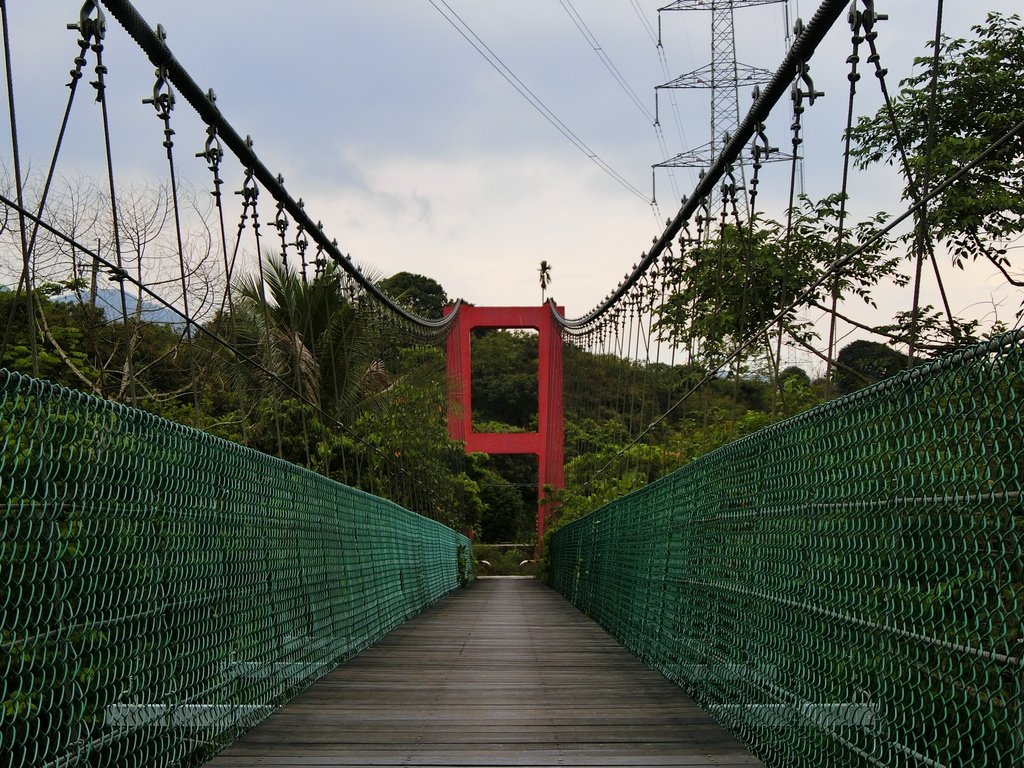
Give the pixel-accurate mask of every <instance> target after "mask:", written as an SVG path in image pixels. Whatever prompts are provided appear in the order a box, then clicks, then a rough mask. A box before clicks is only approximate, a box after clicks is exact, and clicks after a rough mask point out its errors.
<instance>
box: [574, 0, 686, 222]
mask: <svg viewBox="0 0 1024 768" xmlns="http://www.w3.org/2000/svg"><path fill="white" fill-rule="evenodd" d="M558 2H559V3H560V4H561V6H562V8H563V9H564V10H565V12H566V14H567V15H568V16H569V19H570V20H571V21H572V23H573V25H574V26H575V27H576V29H578V30H579V32H580V34H581V35H583V39H584V40H586V42H587V44H588V45H589V46H590V47H591V49H593V51H594V53H596V54H597V57H598V58H599V59H600V60H601V63H602V64H604V67H605V69H607V70H608V73H609V74H610V75H611V76H612V79H613V80H615V82H616V83H618V85H619V87H620V88H621V89H622V92H623V93H625V94H626V97H627V98H628V99H629V100H630V101H631V102H632V103H633V104H634V106H636V108H637V110H638V111H639V112H640V114H641V115H643V116H644V118H645V119H646V120H648V121H650V123H651V125H652V126H653V127H654V135H655V137H656V138H657V140H658V145H659V147H660V149H661V154H662V157H668V156H669V150H668V144H667V143H666V141H665V133H664V131H662V130H661V125H660V124H659V122H658V118H657V116H656V115H655V114H654V113H652V112H651V110H649V109H648V108H647V106H646V105H645V104H644V103H643V101H642V100H641V98H640V97H639V96H638V95H637V93H636V91H635V90H633V87H632V86H631V85H630V84H629V82H628V81H627V80H626V78H625V77H624V76H623V74H622V72H621V71H620V70H619V68H618V67H617V66H615V62H613V61H612V59H611V57H610V56H609V55H608V52H607V51H606V50H605V49H604V46H602V45H601V43H600V42H599V41H598V39H597V36H596V35H594V33H593V31H592V30H591V29H590V27H589V26H588V25H587V23H586V22H585V21H584V20H583V17H582V16H581V15H580V12H579V10H578V9H577V8H576V6H575V5H574V4H573V2H572V0H558ZM670 178H671V183H672V194H673V196H674V197H677V198H678V197H679V190H678V188H677V186H676V183H675V176H674V175H673V176H671V177H670ZM652 205H654V206H655V209H656V210H657V205H658V204H657V200H656V199H655V198H654V196H653V190H652ZM658 218H659V219H660V218H661V214H660V211H659V213H658Z"/></svg>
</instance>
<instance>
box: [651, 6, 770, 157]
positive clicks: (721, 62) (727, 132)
mask: <svg viewBox="0 0 1024 768" xmlns="http://www.w3.org/2000/svg"><path fill="white" fill-rule="evenodd" d="M785 2H787V0H676V1H675V2H673V3H669V4H668V5H666V6H663V7H662V8H659V9H658V13H659V14H660V13H661V12H662V11H711V63H710V64H708V65H705V66H703V67H700V68H699V69H695V70H694V71H692V72H688V73H686V74H684V75H680V76H679V77H677V78H676V79H675V80H671V81H669V82H667V83H664V84H662V85H659V86H657V87H656V88H655V93H656V94H657V92H658V91H659V90H661V89H663V88H706V89H710V91H711V141H710V142H709V143H707V144H704V145H702V146H700V147H697V148H695V149H690V150H687V151H685V152H682V153H680V154H678V155H676V156H674V157H671V158H669V159H667V160H664V161H662V162H660V163H655V164H654V166H653V167H654V168H706V167H707V166H709V165H710V164H711V162H712V161H713V160H714V159H715V158H716V157H718V154H719V153H720V152H721V151H722V148H723V147H724V146H725V144H726V141H727V139H726V137H727V136H731V135H732V134H733V133H735V131H736V129H737V128H738V127H739V124H740V105H739V89H740V87H741V86H747V85H750V86H753V85H759V84H764V83H767V82H769V81H770V80H771V77H772V73H771V72H769V71H768V70H767V69H761V68H760V67H753V66H750V65H748V64H741V63H739V62H738V61H737V60H736V28H735V23H734V11H735V9H736V8H743V7H748V6H754V5H773V4H778V3H785ZM659 26H660V25H659ZM659 45H660V41H659Z"/></svg>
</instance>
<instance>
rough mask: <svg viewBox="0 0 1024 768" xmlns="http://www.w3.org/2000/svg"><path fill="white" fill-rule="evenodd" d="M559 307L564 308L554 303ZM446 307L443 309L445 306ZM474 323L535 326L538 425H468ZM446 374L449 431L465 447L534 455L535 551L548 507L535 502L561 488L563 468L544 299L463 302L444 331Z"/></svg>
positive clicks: (555, 352)
mask: <svg viewBox="0 0 1024 768" xmlns="http://www.w3.org/2000/svg"><path fill="white" fill-rule="evenodd" d="M557 310H558V312H559V313H562V312H564V310H563V308H562V307H557ZM449 311H450V308H446V310H445V312H446V313H447V312H449ZM474 328H503V329H504V328H534V329H536V331H537V333H538V335H539V338H538V340H537V386H538V392H537V431H536V432H516V433H511V434H496V433H492V432H474V431H473V407H472V397H471V393H472V391H473V372H472V365H471V360H470V336H471V332H472V330H473V329H474ZM448 375H449V377H450V378H451V379H452V381H453V382H454V384H453V386H452V393H451V400H452V402H453V403H454V404H455V407H454V408H452V409H451V411H449V414H448V433H449V435H451V438H452V439H453V440H459V441H461V442H464V443H465V444H466V450H467V451H469V452H476V451H479V452H481V453H532V454H533V455H535V456H536V457H537V492H538V504H537V553H538V554H539V553H540V549H541V546H542V541H543V539H544V528H545V524H546V522H547V519H546V518H547V516H548V514H549V511H550V510H549V509H546V508H545V505H543V504H540V503H539V502H540V501H541V500H542V499H543V498H544V487H545V486H550V487H551V488H552V489H553V490H560V489H561V488H563V487H564V485H565V479H564V474H563V466H562V464H563V459H564V448H563V440H564V435H563V428H562V425H563V420H562V336H561V334H560V333H559V332H558V327H557V326H556V325H555V320H554V316H553V315H552V312H551V308H550V307H549V306H548V305H546V304H545V305H544V306H541V307H471V306H467V305H465V304H463V305H462V306H461V307H460V308H459V314H458V317H457V318H456V319H455V323H454V324H453V325H452V327H451V329H450V331H449V332H448Z"/></svg>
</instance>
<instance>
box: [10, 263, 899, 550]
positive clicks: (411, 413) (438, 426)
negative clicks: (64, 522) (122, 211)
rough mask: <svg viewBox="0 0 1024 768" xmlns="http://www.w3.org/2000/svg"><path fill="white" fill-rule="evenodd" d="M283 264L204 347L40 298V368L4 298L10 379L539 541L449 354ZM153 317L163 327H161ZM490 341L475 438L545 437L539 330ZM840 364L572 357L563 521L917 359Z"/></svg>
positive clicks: (429, 304)
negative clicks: (63, 390) (818, 368)
mask: <svg viewBox="0 0 1024 768" xmlns="http://www.w3.org/2000/svg"><path fill="white" fill-rule="evenodd" d="M264 268H265V269H264V275H265V278H266V284H265V296H264V297H263V298H261V294H260V290H259V286H258V285H257V284H256V283H255V282H253V281H252V280H249V281H242V282H240V284H239V285H238V286H237V291H236V292H235V300H234V311H233V313H232V312H229V311H225V312H221V313H217V314H216V315H215V316H214V317H213V319H211V320H210V321H208V322H207V323H206V324H205V325H204V326H203V332H197V333H194V334H193V336H194V338H193V341H192V343H191V344H188V343H187V340H186V338H185V334H184V331H183V324H182V323H175V322H172V321H169V320H168V318H167V317H166V316H165V315H157V314H155V313H154V311H153V306H152V305H150V304H147V303H146V302H144V301H143V302H139V303H138V304H137V306H134V312H133V313H132V316H131V317H129V318H128V321H127V322H125V321H124V319H123V318H121V317H120V316H119V314H118V312H117V311H116V309H115V307H116V306H117V303H118V302H116V301H115V300H114V298H116V294H117V291H113V292H112V294H113V297H114V298H112V297H111V295H108V296H107V297H106V299H104V297H103V296H102V295H99V296H98V295H95V294H93V295H90V294H89V292H88V291H87V290H85V291H83V286H82V285H80V284H50V285H44V286H39V287H38V288H37V289H36V290H35V291H34V293H33V302H34V313H35V316H36V320H37V323H36V325H37V328H36V333H37V336H38V340H37V343H36V345H35V346H36V349H35V355H34V361H33V349H32V344H31V343H30V338H29V336H30V333H29V323H28V310H27V307H28V302H27V300H26V296H25V295H24V293H23V292H15V291H11V290H9V289H7V290H0V312H2V313H3V317H4V318H5V321H6V322H5V333H4V338H3V340H2V346H0V366H2V367H5V368H9V369H12V370H17V371H21V372H24V373H33V372H34V373H35V374H36V375H37V376H38V377H39V378H42V379H45V380H48V381H51V382H54V383H56V384H60V385H62V386H66V387H71V388H74V389H78V390H82V391H85V392H88V393H91V394H94V395H96V396H100V397H105V398H110V399H114V400H117V401H120V402H126V403H132V404H136V405H138V406H139V407H141V408H144V409H146V410H148V411H150V412H153V413H156V414H158V415H161V416H164V417H166V418H170V419H173V420H176V421H179V422H181V423H184V424H188V425H193V426H196V427H198V428H201V429H204V430H206V431H209V432H211V433H214V434H217V435H219V436H221V437H224V438H226V439H230V440H233V441H236V442H239V443H242V444H245V445H248V446H250V447H252V448H255V449H257V450H260V451H263V452H266V453H268V454H272V455H276V456H279V457H281V458H284V459H286V460H288V461H292V462H296V463H299V464H303V465H306V466H309V467H311V468H313V469H315V470H316V471H318V472H320V473H322V474H324V475H327V476H329V477H331V478H334V479H336V480H339V481H340V482H343V483H346V484H349V485H352V486H354V487H358V488H363V489H365V490H368V491H371V492H373V493H377V494H380V495H384V496H387V497H389V498H392V499H394V500H396V501H398V502H399V503H401V504H403V505H405V506H407V507H409V508H412V509H414V510H416V511H419V512H421V513H424V514H428V515H430V516H432V517H436V518H438V519H441V520H443V521H445V522H447V523H450V524H452V525H454V526H457V527H459V528H474V529H475V531H476V534H477V536H478V538H479V540H481V541H484V542H517V543H524V544H530V543H532V539H533V536H534V531H535V515H536V509H537V505H536V499H537V497H538V489H537V480H536V472H537V468H536V459H535V458H533V457H526V456H522V457H521V456H490V457H489V456H486V455H482V454H474V455H467V454H466V453H465V452H464V450H463V449H462V446H461V445H460V444H457V443H453V442H452V441H450V440H449V439H448V437H447V428H446V422H445V414H446V413H447V408H448V403H447V389H446V388H447V384H448V382H447V380H446V374H445V365H444V351H443V348H442V346H441V344H440V343H422V342H416V340H415V339H412V338H410V337H408V334H404V335H403V333H402V332H401V331H400V329H398V328H396V327H393V325H392V324H390V323H388V322H386V321H383V320H381V318H380V316H379V314H378V313H376V312H375V311H373V310H372V309H370V308H369V304H368V303H367V302H364V301H363V300H362V299H361V297H360V296H359V295H358V293H353V291H352V290H351V287H350V286H347V285H346V283H345V281H344V280H342V279H341V278H340V276H339V275H338V274H337V273H336V272H335V271H334V270H333V269H327V270H326V272H325V274H324V275H322V276H320V277H316V278H313V279H311V280H308V281H304V280H302V279H301V277H300V276H299V275H297V274H295V273H294V272H292V271H290V270H289V269H287V268H285V267H284V266H283V265H281V264H280V263H279V262H277V261H275V260H274V258H273V257H268V258H267V259H265V263H264ZM380 285H381V287H382V288H384V289H385V290H386V291H389V292H392V293H394V294H395V295H396V297H397V298H398V299H399V301H402V302H403V303H405V304H407V305H408V306H409V307H411V308H415V309H417V310H419V311H422V312H423V313H424V314H426V315H428V316H431V315H432V316H439V315H440V311H441V307H442V306H443V305H444V303H445V302H446V301H447V297H446V296H445V294H444V291H443V289H442V288H441V286H440V285H438V284H437V283H436V282H435V281H433V280H431V279H430V278H427V277H424V276H421V275H411V274H409V273H399V274H398V275H395V276H393V277H391V278H387V279H384V280H381V281H380ZM151 316H152V317H160V318H162V320H160V319H153V320H147V319H145V318H147V317H151ZM226 340H230V344H229V345H228V346H225V345H224V344H222V343H221V342H222V341H226ZM472 343H473V349H472V354H473V376H474V379H473V408H474V419H475V421H474V426H475V428H476V429H477V430H478V431H496V432H502V431H529V430H532V429H535V428H536V422H537V386H538V383H537V343H536V336H535V335H533V334H530V333H527V332H518V331H515V332H513V331H501V330H486V331H479V332H477V333H476V334H475V336H474V339H473V342H472ZM128 350H130V354H127V351H128ZM314 350H315V352H314ZM839 361H840V363H841V366H840V367H839V368H837V371H839V373H838V375H837V377H836V379H835V381H834V382H833V383H831V384H830V383H828V382H825V381H811V379H810V378H809V377H808V375H807V374H806V373H805V372H804V371H803V370H801V369H800V368H796V367H792V368H788V369H786V370H784V371H783V372H782V386H781V388H780V387H778V386H776V383H775V382H774V381H772V380H771V379H770V378H768V377H766V376H764V375H760V374H756V373H752V374H744V375H742V376H736V377H729V378H722V377H710V378H708V377H707V376H706V371H704V370H702V369H701V368H700V367H699V366H696V365H693V364H687V365H675V366H672V365H666V364H664V363H657V362H653V363H648V362H643V361H633V360H626V359H623V358H619V357H615V356H612V355H595V354H592V353H590V352H587V351H584V350H582V349H579V348H577V347H574V346H572V345H571V344H570V345H566V347H565V349H564V364H565V378H566V391H565V399H566V409H565V437H566V442H565V444H566V480H567V486H568V488H567V490H565V491H560V492H558V493H554V494H550V493H549V494H547V496H548V497H549V501H550V502H552V503H553V504H554V503H556V502H557V507H558V512H557V513H555V514H556V516H557V517H559V518H561V519H567V518H570V517H574V516H576V515H578V514H581V513H583V512H586V511H589V510H590V509H592V508H594V507H595V506H597V505H599V504H601V503H603V502H604V501H607V500H609V499H611V498H614V497H615V496H617V495H619V494H621V493H623V492H627V491H629V490H632V489H635V488H638V487H640V486H642V485H643V484H645V483H647V482H649V481H650V480H652V479H654V478H656V477H659V476H661V475H663V474H665V473H666V472H668V471H671V470H673V469H675V468H676V467H678V466H680V465H682V464H683V463H685V462H686V461H688V460H690V459H692V458H694V457H695V456H698V455H700V454H701V453H704V452H706V451H709V450H712V449H713V448H715V447H717V446H718V445H721V444H722V443H724V442H726V441H728V440H731V439H733V438H736V437H739V436H741V435H743V434H746V433H748V432H750V431H753V430H755V429H757V428H759V427H761V426H764V425H766V424H768V423H771V422H772V421H774V420H777V419H780V418H783V417H785V416H787V415H790V414H792V413H795V412H797V411H799V410H802V409H804V408H807V407H809V406H810V405H812V404H814V403H816V402H819V401H821V400H822V399H823V398H826V397H829V396H831V395H832V394H833V393H834V392H835V391H839V392H844V391H850V390H852V389H854V388H856V387H859V386H863V385H864V384H866V383H870V382H872V381H875V380H878V379H880V378H883V377H885V376H887V375H891V374H892V373H894V372H896V371H897V370H900V369H901V368H903V367H905V365H906V357H905V356H904V355H902V354H901V353H899V352H897V351H895V350H893V349H892V348H890V347H886V346H884V345H881V344H876V343H872V342H854V343H853V344H850V345H849V346H848V347H846V348H844V349H843V350H842V352H841V353H840V355H839ZM271 374H274V375H271ZM691 390H692V392H691ZM683 393H690V394H689V395H688V397H686V398H685V403H684V406H683V407H680V408H677V409H675V410H674V411H673V412H672V414H671V416H670V417H669V418H666V419H665V420H664V421H663V422H662V424H661V425H660V428H659V430H658V431H657V433H656V434H654V435H649V436H647V437H646V438H645V439H644V440H642V441H640V442H636V443H634V442H633V440H634V437H635V435H636V433H637V428H638V427H639V425H641V424H644V425H646V424H647V423H649V421H650V420H651V419H652V418H653V417H655V416H658V415H660V414H661V412H663V411H664V410H665V409H666V407H667V405H669V404H671V403H674V402H676V401H677V400H679V399H680V397H681V395H682V394H683Z"/></svg>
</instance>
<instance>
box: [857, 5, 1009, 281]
mask: <svg viewBox="0 0 1024 768" xmlns="http://www.w3.org/2000/svg"><path fill="white" fill-rule="evenodd" d="M972 32H973V35H974V36H973V37H972V38H971V39H963V38H956V39H953V38H949V37H946V36H943V38H942V40H941V41H940V43H939V57H938V69H937V72H936V81H935V82H936V89H935V96H934V103H933V99H932V74H933V73H932V65H933V53H934V46H935V42H934V41H932V43H931V46H932V48H933V52H932V53H929V55H926V56H922V57H920V58H918V59H916V61H915V63H916V65H917V67H918V70H917V71H915V73H914V74H913V75H911V76H910V77H908V78H907V79H905V80H903V81H902V82H901V83H900V91H899V94H898V95H897V96H896V97H895V99H894V100H893V108H892V113H891V114H890V112H889V110H888V109H887V108H885V107H883V108H881V109H880V110H879V111H878V112H877V113H876V114H875V115H873V116H871V117H862V118H861V119H860V120H859V121H858V122H857V125H856V126H855V127H854V128H853V132H852V137H853V141H854V155H855V157H856V158H857V161H858V163H859V164H860V165H861V167H867V166H868V165H871V164H873V163H877V162H883V161H884V162H886V163H890V164H893V163H895V164H897V165H898V166H900V168H901V170H902V171H903V173H904V188H903V197H904V198H905V199H907V200H916V199H917V198H918V196H919V194H920V193H921V192H922V190H923V189H924V186H925V175H926V172H930V179H929V180H928V186H929V188H930V189H934V188H936V187H937V186H938V185H939V184H940V183H942V182H945V181H946V180H949V179H952V178H953V177H954V176H955V175H956V174H960V173H962V175H961V176H960V177H959V178H957V179H956V180H955V181H953V182H952V183H951V184H950V186H949V187H948V188H946V189H945V190H944V191H943V192H942V193H941V194H940V195H939V196H938V198H937V199H936V200H935V201H933V202H932V203H931V205H930V206H929V209H928V224H929V226H930V228H931V231H932V233H933V234H934V235H935V236H936V237H937V238H939V239H940V240H942V241H944V242H945V243H947V244H948V245H949V247H950V249H951V252H952V254H953V260H954V263H955V264H957V265H958V266H962V265H963V263H964V261H966V260H971V259H974V258H976V257H977V256H978V255H979V254H980V255H982V256H983V257H985V258H986V259H988V260H989V261H991V262H992V263H993V264H994V265H995V266H996V267H998V268H999V269H1000V270H1001V271H1002V273H1003V275H1004V277H1006V278H1007V279H1008V280H1010V281H1011V282H1013V283H1014V284H1015V285H1018V286H1019V285H1024V283H1022V282H1020V281H1017V280H1014V279H1013V277H1011V275H1010V274H1009V273H1008V272H1007V268H1008V267H1009V264H1010V262H1009V260H1008V258H1007V256H1006V247H1007V243H1008V242H1009V241H1011V240H1013V239H1014V238H1015V237H1017V236H1019V235H1020V234H1021V233H1022V232H1024V140H1022V138H1024V136H1022V132H1021V129H1020V127H1019V126H1020V123H1021V121H1022V120H1024V88H1021V87H1020V73H1021V72H1022V71H1024V26H1022V24H1021V19H1020V17H1019V16H1017V15H1011V16H1004V15H1001V14H998V13H990V14H988V17H987V19H986V20H985V23H983V24H979V25H977V26H975V27H973V28H972ZM1007 135H1012V138H1011V140H1010V141H1006V142H1005V143H1003V144H1002V145H1001V146H999V147H998V148H997V149H995V150H994V151H992V152H991V153H990V154H989V155H988V156H987V157H986V158H985V159H984V160H983V161H981V162H980V163H978V164H977V165H975V166H974V167H973V168H971V169H970V170H966V166H967V164H968V163H969V162H970V161H972V160H974V159H975V158H976V157H977V156H978V155H980V154H981V153H982V152H985V151H988V150H990V149H991V148H992V147H993V145H995V144H996V143H997V142H1000V141H1001V140H1004V139H1005V138H1006V136H1007ZM929 147H930V151H929ZM901 151H906V153H907V164H906V167H903V163H902V158H901Z"/></svg>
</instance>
